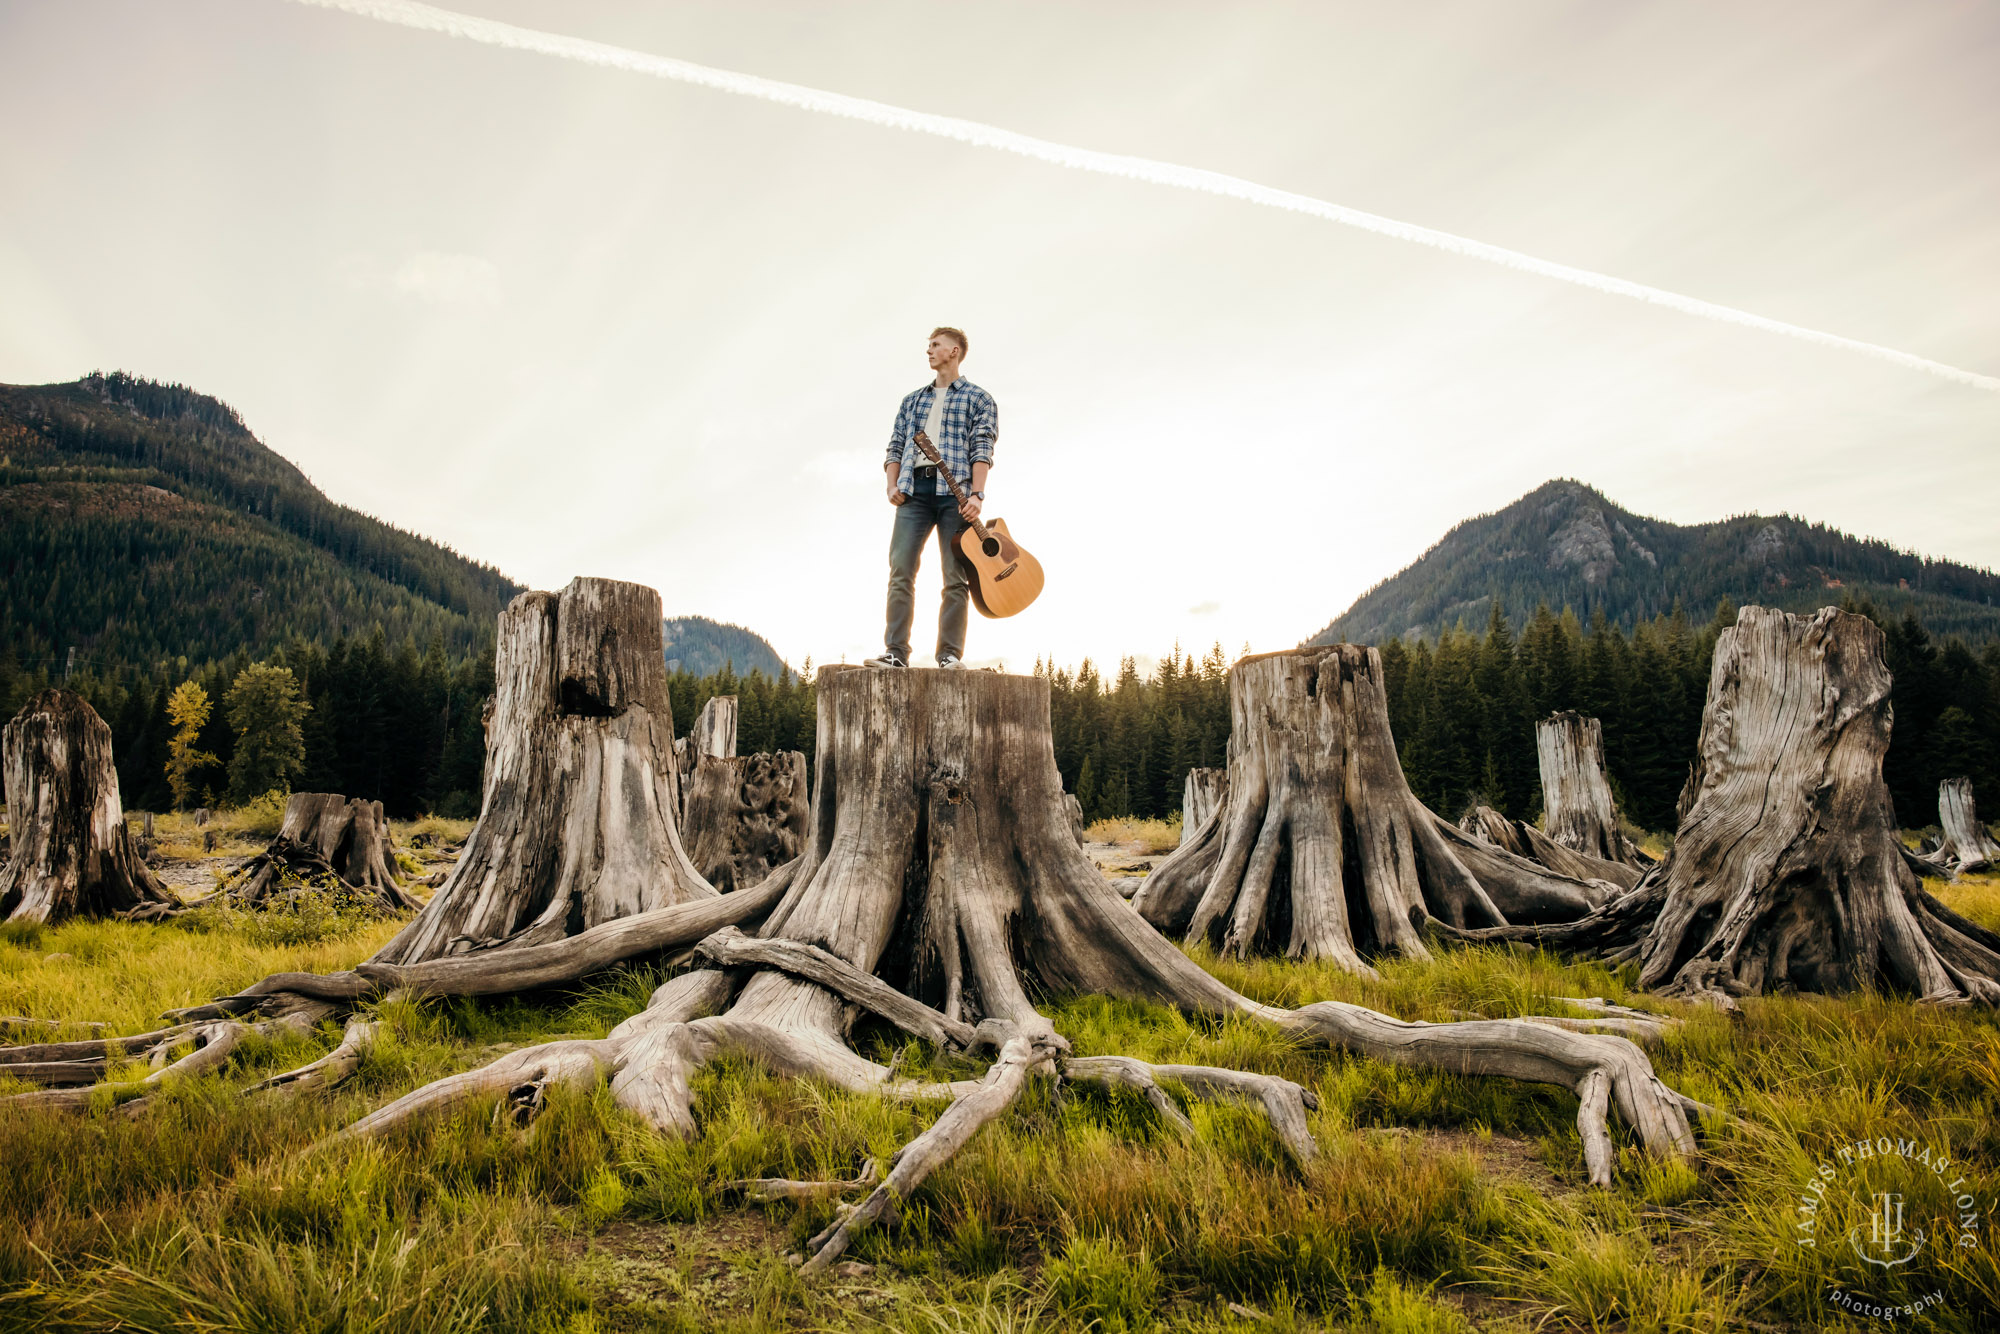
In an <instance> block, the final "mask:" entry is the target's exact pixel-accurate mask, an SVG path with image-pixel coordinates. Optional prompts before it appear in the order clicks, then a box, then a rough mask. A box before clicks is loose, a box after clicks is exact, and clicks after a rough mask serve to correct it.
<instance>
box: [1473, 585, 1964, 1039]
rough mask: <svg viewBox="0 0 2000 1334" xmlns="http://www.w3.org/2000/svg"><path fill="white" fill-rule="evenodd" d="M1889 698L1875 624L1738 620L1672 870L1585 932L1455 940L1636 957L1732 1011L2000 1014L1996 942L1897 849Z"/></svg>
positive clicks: (1586, 923) (1832, 615)
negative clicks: (1820, 997) (1902, 1006)
mask: <svg viewBox="0 0 2000 1334" xmlns="http://www.w3.org/2000/svg"><path fill="white" fill-rule="evenodd" d="M1889 685H1890V679H1889V671H1888V668H1887V667H1886V666H1885V665H1884V662H1883V657H1882V633H1881V631H1880V630H1878V629H1877V628H1876V626H1875V624H1874V623H1873V622H1872V621H1870V620H1868V619H1867V618H1866V617H1862V616H1856V615H1853V614H1851V613H1848V612H1844V611H1840V610H1838V609H1836V608H1833V607H1826V608H1823V609H1821V610H1820V611H1819V612H1817V613H1815V614H1814V615H1811V616H1795V615H1792V614H1789V613H1787V612H1781V611H1773V610H1770V609H1767V608H1764V607H1745V608H1743V609H1742V611H1741V612H1740V613H1739V614H1738V616H1737V621H1736V624H1735V625H1733V626H1731V627H1729V628H1728V629H1726V630H1724V631H1723V632H1722V635H1721V637H1720V639H1718V640H1717V642H1716V647H1715V665H1714V668H1713V671H1712V673H1711V675H1710V677H1709V686H1708V699H1707V704H1706V706H1705V708H1704V710H1703V713H1702V727H1701V743H1700V751H1699V754H1698V755H1697V757H1696V760H1695V769H1694V776H1693V778H1692V780H1691V783H1690V788H1691V793H1690V798H1689V804H1688V808H1687V815H1686V817H1685V818H1684V819H1683V820H1682V821H1681V826H1680V830H1679V832H1678V833H1677V835H1676V836H1675V840H1674V847H1673V850H1672V852H1670V853H1669V854H1668V856H1667V858H1666V860H1665V861H1663V862H1661V863H1660V865H1659V866H1657V867H1655V868H1654V869H1653V870H1651V871H1649V872H1647V874H1646V876H1645V877H1644V878H1643V879H1642V880H1641V881H1640V882H1639V883H1638V885H1636V886H1634V887H1633V888H1632V889H1631V890H1628V891H1627V892H1626V893H1624V894H1622V895H1620V896H1619V897H1618V898H1616V899H1614V900H1612V901H1611V902H1610V903H1607V904H1606V905H1604V907H1603V908H1601V909H1599V910H1598V911H1597V912H1595V913H1593V914H1592V915H1591V916H1590V917H1588V918H1585V919H1583V920H1581V921H1578V922H1575V923H1571V924H1568V925H1565V926H1556V927H1549V928H1545V929H1540V930H1535V929H1522V928H1510V929H1507V930H1502V931H1478V932H1472V933H1454V932H1447V934H1466V935H1469V936H1470V938H1472V939H1493V938H1513V939H1540V940H1543V941H1544V942H1547V943H1552V944H1559V945H1569V946H1572V947H1575V948H1578V949H1581V950H1583V951H1585V952H1588V953H1595V954H1599V955H1603V956H1606V957H1608V958H1611V959H1613V960H1625V959H1636V960H1637V961H1638V962H1639V965H1640V982H1641V984H1642V985H1643V986H1645V987H1647V988H1648V989H1650V990H1653V991H1657V992H1660V993H1661V994H1664V995H1674V996H1685V997H1688V998H1691V999H1695V1000H1701V1001H1706V1002H1708V1003H1711V1004H1715V1005H1719V1006H1722V1007H1724V1008H1733V1007H1734V1005H1735V1003H1736V999H1737V998H1738V997H1741V996H1748V995H1756V994H1759V993H1764V992H1772V991H1788V990H1795V991H1814V992H1829V993H1837V992H1844V991H1851V990H1854V989H1856V988H1858V987H1864V986H1879V987H1883V988H1888V989H1895V990H1900V991H1903V992H1906V993H1911V994H1914V995H1916V996H1917V997H1919V998H1921V999H1923V1000H1926V1001H1931V1002H1964V1001H1974V1000H1976V1001H1980V1002H1983V1003H1986V1004H1995V1003H2000V935H1996V934H1995V933H1993V932H1991V931H1987V930H1985V929H1984V928H1982V927H1979V926H1977V925H1975V924H1973V923H1971V922H1968V921H1966V920H1965V919H1964V918H1961V917H1959V916H1958V914H1956V913H1954V912H1952V911H1951V910H1950V909H1949V908H1946V907H1945V906H1944V905H1943V904H1941V903H1939V902H1938V901H1937V900H1936V899H1935V898H1933V897H1932V896H1931V895H1929V894H1927V893H1925V892H1924V889H1923V886H1922V883H1921V882H1920V881H1919V880H1918V879H1917V876H1916V873H1915V872H1914V871H1913V870H1912V869H1911V868H1910V866H1909V864H1908V859H1907V857H1906V854H1905V850H1904V848H1903V846H1902V843H1901V841H1900V840H1899V839H1898V838H1897V836H1896V825H1895V818H1894V813H1893V809H1892V806H1891V803H1890V800H1889V790H1888V788H1887V786H1886V785H1884V783H1883V781H1882V757H1883V755H1884V754H1885V753H1887V751H1888V748H1889V727H1890V718H1891V715H1890V708H1889Z"/></svg>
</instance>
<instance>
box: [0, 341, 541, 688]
mask: <svg viewBox="0 0 2000 1334" xmlns="http://www.w3.org/2000/svg"><path fill="white" fill-rule="evenodd" d="M0 571H4V572H5V574H6V579H5V583H4V587H0V628H4V632H5V638H4V640H0V643H4V645H5V647H6V648H7V649H11V650H12V652H13V654H14V656H15V659H16V661H17V662H19V663H20V664H21V665H22V666H24V667H26V668H28V669H29V670H31V671H32V670H35V669H37V668H47V669H50V670H53V671H61V670H62V669H63V668H65V667H66V666H68V665H71V655H72V652H74V654H75V660H74V665H75V666H76V667H78V668H87V667H88V668H96V669H98V670H99V671H116V670H120V669H125V668H138V669H139V670H140V671H142V672H150V671H151V670H152V669H153V668H154V667H155V666H156V665H158V664H160V663H162V662H168V661H172V660H174V659H177V658H181V657H185V658H187V659H189V660H190V661H195V662H200V661H204V660H211V659H220V658H223V657H226V656H227V655H229V654H231V653H234V652H236V651H237V650H238V649H247V650H248V651H250V652H251V653H252V654H262V653H264V652H266V651H268V650H269V649H270V648H272V647H274V646H276V645H277V644H278V643H280V642H282V641H283V640H284V639H286V638H287V637H289V636H290V635H292V634H299V635H303V636H305V637H307V638H309V639H315V640H320V641H330V640H332V639H335V638H337V637H339V636H340V635H341V634H343V633H349V634H354V633H360V634H366V633H368V632H369V631H370V630H371V629H372V628H373V627H374V626H376V625H378V624H379V625H381V626H382V627H383V630H384V632H385V634H386V636H387V639H388V642H389V643H391V644H396V643H400V642H408V641H414V642H416V643H417V644H418V645H419V646H421V645H423V644H426V643H428V642H430V641H431V640H432V639H433V638H434V637H435V638H441V639H442V640H443V641H444V644H445V646H446V648H447V649H448V650H449V651H450V652H452V653H453V654H454V655H457V656H463V655H465V654H468V653H472V652H475V651H477V649H479V648H481V647H483V646H485V645H488V644H491V643H492V642H493V628H494V621H495V617H496V616H497V614H498V613H499V611H500V608H501V607H503V606H505V605H506V603H507V601H508V599H509V598H511V597H513V596H514V594H516V593H518V592H519V591H520V586H519V585H517V584H515V583H514V582H513V581H512V580H511V579H508V578H507V577H506V576H505V575H503V574H501V573H500V571H498V570H496V569H494V568H493V567H492V566H490V565H483V564H480V563H478V562H476V561H472V560H468V559H466V558H465V557H463V556H461V555H459V554H458V553H457V552H455V551H453V550H451V549H450V548H449V547H446V546H443V545H441V544H440V543H437V542H433V541H431V540H430V539H429V538H425V537H420V536H418V535H417V534H415V533H409V532H404V531H403V530H402V529H400V528H396V527H394V526H392V525H390V524H386V523H383V522H381V521H380V520H378V519H373V518H370V517H369V516H367V515H365V514H362V513H359V512H357V511H355V510H352V509H349V508H348V507H347V506H345V505H339V504H336V503H334V502H333V501H331V500H329V499H327V497H326V496H325V494H323V493H322V492H321V491H320V490H319V488H318V487H316V486H314V485H313V484H312V483H311V482H310V481H308V480H307V479H306V476H305V474H304V473H302V472H300V471H299V470H298V469H297V468H296V467H294V466H293V465H292V464H291V463H289V462H287V461H286V460H285V459H283V458H281V457H280V456H279V455H277V454H276V453H274V452H273V451H272V450H270V449H269V448H267V447H266V446H265V445H263V444H262V443H261V442H259V441H258V439H257V438H256V437H255V436H254V435H252V434H251V433H250V430H249V428H248V427H246V426H245V425H244V424H243V419H242V418H241V417H239V416H238V415H237V414H236V412H235V410H234V409H232V408H230V407H229V406H228V405H226V404H224V403H221V402H219V401H217V400H216V399H213V398H210V397H209V396H207V395H205V394H199V393H196V392H195V391H193V390H191V389H188V388H186V387H184V386H181V385H163V384H155V383H153V382H151V381H147V380H141V379H136V378H134V377H132V376H128V375H125V374H123V373H114V374H111V375H91V376H87V377H85V378H84V379H82V380H80V381H77V382H76V383H74V384H56V385H0Z"/></svg>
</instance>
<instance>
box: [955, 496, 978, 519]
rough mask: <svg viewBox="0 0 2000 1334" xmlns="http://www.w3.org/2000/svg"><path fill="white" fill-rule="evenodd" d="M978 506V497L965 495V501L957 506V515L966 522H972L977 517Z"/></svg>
mask: <svg viewBox="0 0 2000 1334" xmlns="http://www.w3.org/2000/svg"><path fill="white" fill-rule="evenodd" d="M979 508H980V500H979V497H978V496H967V497H966V498H965V503H964V504H962V505H960V506H959V507H958V517H960V518H961V519H964V520H965V521H966V522H967V523H974V522H976V521H977V520H978V518H979Z"/></svg>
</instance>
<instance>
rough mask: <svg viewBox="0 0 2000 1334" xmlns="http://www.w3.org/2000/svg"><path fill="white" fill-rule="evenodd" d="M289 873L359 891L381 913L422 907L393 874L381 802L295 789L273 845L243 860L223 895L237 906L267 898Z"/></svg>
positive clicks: (387, 828) (392, 850)
mask: <svg viewBox="0 0 2000 1334" xmlns="http://www.w3.org/2000/svg"><path fill="white" fill-rule="evenodd" d="M287 873H289V874H290V875H291V876H292V877H294V878H296V879H299V880H303V881H307V882H311V881H314V880H318V881H319V882H321V883H322V884H324V883H326V882H327V881H328V880H338V881H340V882H341V883H343V884H345V885H347V886H348V887H350V888H352V889H356V890H360V891H363V893H362V895H361V896H360V897H361V898H362V899H363V901H365V902H369V903H371V904H372V905H373V906H375V907H376V908H379V909H380V910H382V911H384V912H403V911H409V912H414V911H415V910H417V909H419V908H421V907H423V904H421V903H419V902H418V901H417V899H416V898H415V897H414V896H413V895H411V894H410V893H409V892H408V891H407V890H405V889H404V888H403V886H402V884H401V882H400V879H399V877H398V876H397V875H396V870H395V848H394V847H393V845H392V844H391V843H390V840H389V823H388V821H387V820H385V819H383V817H382V803H381V802H379V801H366V800H363V799H362V798H360V797H356V798H354V799H353V800H349V799H348V798H346V797H344V796H341V795H340V794H339V793H337V792H294V793H293V794H292V795H291V797H290V799H288V800H287V801H286V802H285V814H284V819H283V820H282V821H281V822H280V824H279V826H278V834H277V837H276V838H274V839H272V840H271V845H270V846H269V847H267V848H266V849H264V851H263V852H260V853H258V854H257V855H256V856H255V857H253V858H251V859H250V860H249V861H248V862H246V863H244V865H243V867H242V869H241V870H240V871H238V873H237V875H236V878H235V880H234V881H233V882H232V883H231V884H230V885H228V886H227V887H225V888H224V890H223V894H224V897H225V898H226V899H227V900H228V901H229V902H230V903H232V904H234V905H236V906H238V907H250V906H253V905H256V904H260V903H263V902H265V901H266V900H267V899H268V898H269V897H270V895H271V894H272V893H273V892H274V891H275V890H277V889H278V888H279V887H280V886H282V885H283V884H284V883H285V878H286V875H287Z"/></svg>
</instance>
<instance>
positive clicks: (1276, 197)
mask: <svg viewBox="0 0 2000 1334" xmlns="http://www.w3.org/2000/svg"><path fill="white" fill-rule="evenodd" d="M290 3H293V4H300V5H308V6H311V7H313V8H317V9H333V10H339V11H341V12H343V13H347V14H353V15H357V16H359V17H362V18H370V19H375V20H377V21H379V22H383V23H393V24H398V25H400V26H402V27H406V28H414V29H418V30H420V31H423V32H435V33H442V34H444V35H446V36H449V37H459V38H463V39H465V40H467V41H473V42H481V43H484V44H486V45H489V46H499V47H506V48H508V49H510V50H515V51H528V52H533V53H535V54H538V55H546V56H554V57H557V58H559V59H562V60H573V61H578V62H581V63H583V64H586V65H597V66H601V67H604V68H607V69H617V70H625V71H628V72H630V73H634V74H646V75H650V76H652V77H654V78H660V79H670V80H673V81H675V82H678V83H688V84H694V85H696V86H698V87H702V88H711V89H714V90H716V91H718V92H725V93H733V94H736V95H738V96H742V97H754V98H759V99H761V100H763V101H767V102H776V103H779V104H781V105H784V106H790V107H796V108H798V109H799V110H802V111H813V112H818V113H820V114H822V115H829V116H839V117H843V118H845V119H848V120H857V121H862V122H865V123H867V124H870V125H879V126H882V127H884V128H887V129H894V130H907V131H910V132H912V133H916V134H929V135H935V136H937V137H939V138H943V139H952V140H956V141H958V142H960V143H965V144H971V145H973V146H975V147H979V148H991V149H998V150H1000V151H1002V152H1008V153H1018V154H1020V155H1021V156H1023V157H1029V158H1034V159H1036V160H1038V161H1042V162H1049V163H1053V164H1055V165H1056V166H1060V167H1069V168H1072V169H1074V170H1077V171H1088V172H1095V173H1097V174H1100V175H1105V176H1118V177H1123V178H1125V179H1128V180H1136V181H1144V182H1148V183H1150V184H1153V185H1162V186H1167V187H1170V188H1173V189H1179V190H1192V191H1196V192H1199V193H1203V194H1212V195H1222V196H1225V197H1227V198H1230V199H1238V200H1242V201H1243V202H1245V203H1250V204H1257V205H1261V206H1263V207H1266V208H1275V209H1282V210H1284V211H1286V212H1291V213H1302V214H1306V215H1308V216H1310V217H1315V218H1321V219H1324V220H1325V221H1328V222H1335V223H1339V224H1341V225H1342V226H1346V227H1356V228H1359V229H1361V230H1362V231H1366V232H1374V233H1377V234H1379V235H1382V236H1388V237H1393V238H1395V239H1397V240H1400V241H1407V242H1410V243H1412V244H1415V245H1423V246H1430V247H1432V248H1433V249H1437V250H1443V251H1446V252H1447V253H1450V254H1454V255H1460V256H1463V257H1465V258H1467V259H1476V260H1481V261H1483V262H1485V263H1488V264H1497V265H1499V266H1501V267H1503V268H1509V269H1515V270H1518V271H1520V272H1522V273H1530V274H1534V275H1536V276H1538V277H1542V278H1550V279H1553V280H1555V281H1557V282H1564V283H1571V284H1573V285H1575V286H1578V287H1585V288H1589V289H1591V290H1592V291H1596V292H1603V293H1605V294H1607V295H1610V296H1622V297H1627V298H1630V299H1632V300H1635V301H1643V302H1646V303H1647V304H1649V305H1655V306H1662V307H1665V308H1667V309H1669V310H1675V311H1679V312H1681V313H1682V314H1685V315H1693V316H1696V317H1698V318H1701V319H1707V320H1714V321H1717V322H1719V323H1722V324H1734V325H1738V326H1741V327H1743V328H1746V329H1756V330H1759V331H1761V332H1764V333H1773V334H1781V335H1783V336H1785V337H1787V338H1796V339H1801V340H1803V341H1805V342H1808V343H1815V344H1818V345H1819V346H1822V347H1829V348H1835V349H1838V350H1840V351H1843V352H1857V353H1860V354H1861V355H1863V356H1867V357H1872V358H1874V359H1876V360H1878V361H1885V362H1888V363H1890V364H1891V365H1895V366H1901V367H1903V368H1905V369H1907V370H1916V371H1922V372H1924V373H1926V374H1928V375H1935V376H1937V377H1939V378H1940V379H1944V380H1950V381H1952V382H1953V383H1956V384H1962V385H1967V386H1970V387H1971V388H1974V389H1984V390H1987V391H1989V392H2000V376H1992V375H1982V374H1980V373H1979V372H1977V371H1969V370H1964V369H1962V368H1960V367H1957V366H1951V365H1947V364H1945V363H1944V362H1941V361H1933V360H1931V359H1930V358H1928V357H1920V356H1917V355H1916V354H1915V353H1911V352H1903V351H1900V350H1898V349H1896V348H1892V347H1884V346H1882V345H1881V344H1878V343H1868V342H1863V341H1862V340H1860V339H1857V338H1848V337H1845V336H1843V335H1840V334H1834V333H1827V332H1825V331H1824V330H1820V329H1810V328H1806V327H1805V326H1803V325H1798V324H1789V323H1787V322H1785V321H1783V320H1775V319H1771V318H1770V317H1768V316H1765V315H1757V314H1754V313H1752V312H1750V311H1747V310H1739V309H1737V308H1735V307H1733V306H1724V305H1719V304H1717V303H1715V302H1712V301H1704V300H1702V299H1700V298H1698V297H1692V296H1687V295H1684V294H1682V293H1679V292H1670V291H1667V290H1666V289H1664V288H1659V287H1650V286H1648V285H1646V284H1644V283H1636V282H1632V281H1630V280H1628V279H1625V278H1617V277H1613V276H1612V275H1610V274H1605V273H1597V272H1594V271H1592V270H1589V269H1579V268H1575V267H1573V266H1571V265H1568V264H1559V263H1557V262H1555V261H1554V260H1547V259H1540V258H1537V257H1536V256H1533V255H1528V254H1523V253H1522V252H1520V251H1518V250H1509V249H1506V248H1505V247H1502V246H1496V245H1489V244H1488V243H1486V242H1484V241H1475V240H1472V239H1470V238H1469V237H1464V236H1457V235H1454V234H1452V233H1450V232H1442V231H1438V230H1436V229H1435V228H1430V227H1421V226H1418V225H1417V224H1415V223H1409V222H1400V221H1398V220H1396V219H1394V218H1385V217H1382V216H1380V215H1379V214H1374V213H1366V212H1363V211H1362V210H1360V209H1355V208H1349V207H1347V206H1346V205H1343V204H1335V203H1332V202H1329V201H1327V200H1324V199H1315V198H1313V197H1312V196H1310V195H1302V194H1294V193H1293V192H1291V191H1289V190H1279V189H1275V188H1273V187H1271V186H1268V185H1259V184H1257V183H1256V182H1255V181H1249V180H1245V179H1243V178H1242V177H1239V176H1229V175H1225V174H1224V173H1222V172H1215V171H1206V170H1203V169H1201V168H1199V167H1188V166H1182V165H1180V164H1177V163H1172V162H1163V161H1160V160H1158V159H1155V158H1144V157H1133V156H1129V155H1126V154H1123V153H1104V152H1099V151H1097V150H1095V149H1089V148H1079V147H1076V146H1074V145H1071V144H1062V143H1056V142H1054V141H1052V140H1048V139H1037V138H1034V137H1033V136H1031V135H1025V134H1017V133H1015V132H1014V131H1012V130H1004V129H1001V128H1000V127H998V126H995V125H986V124H983V123H981V122H979V121H972V120H962V119H960V118H958V117H955V116H939V115H933V114H931V113H929V112H924V111H914V110H911V109H909V108H907V107H899V106H893V105H891V104H889V103H886V102H875V101H870V100H869V99H867V98H861V97H849V96H847V95H845V94H843V93H831V92H827V91H825V90H823V89H818V88H808V87H805V86H803V85H801V84H795V83H782V82H780V81H778V80H775V79H765V78H760V77H758V76H756V75H754V74H739V73H736V72H735V71H733V70H724V69H716V68H714V67H712V66H708V65H697V64H694V63H693V62H691V61H686V60H676V59H674V58H672V57H670V56H658V55H652V54H650V53H648V52H644V51H636V50H633V49H631V48H629V47H622V46H612V45H610V44H608V43H605V42H594V41H590V40H588V39H586V38H581V37H568V36H564V35H563V34H560V33H552V32H544V31H541V30H539V29H535V28H523V27H518V26H516V25H514V24H511V23H501V22H498V21H497V20H494V19H484V18H478V17H475V16H473V15H470V14H461V13H458V12H456V11H454V10H449V9H440V8H438V7H436V6H434V5H426V4H418V3H415V0H290Z"/></svg>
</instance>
